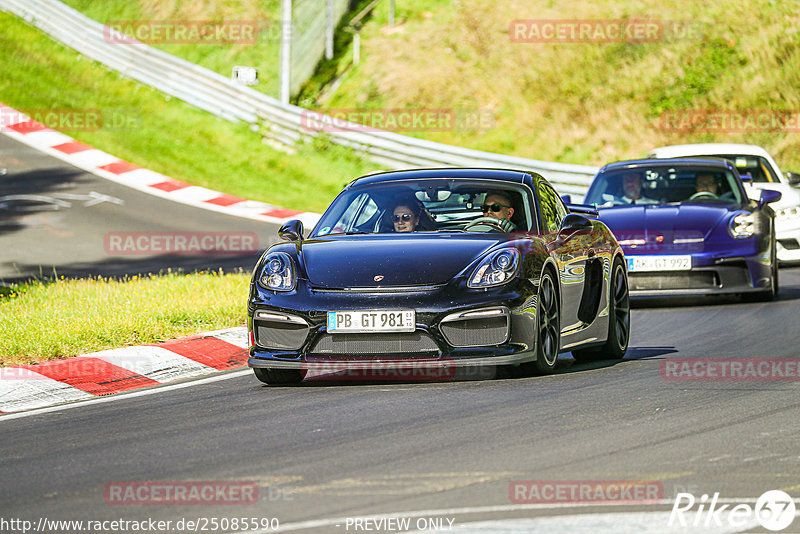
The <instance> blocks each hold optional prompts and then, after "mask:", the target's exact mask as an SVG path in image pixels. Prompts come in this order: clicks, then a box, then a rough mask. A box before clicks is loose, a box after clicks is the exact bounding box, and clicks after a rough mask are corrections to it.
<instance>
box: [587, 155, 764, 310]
mask: <svg viewBox="0 0 800 534" xmlns="http://www.w3.org/2000/svg"><path fill="white" fill-rule="evenodd" d="M778 199H780V193H779V192H776V191H767V190H764V191H762V192H761V197H760V199H759V200H758V201H754V200H750V199H748V198H747V193H746V192H745V189H744V187H743V185H742V178H741V176H740V175H739V173H738V172H737V170H736V167H734V166H733V164H731V163H730V162H729V161H727V160H723V159H716V158H709V159H706V158H703V159H669V160H664V159H658V160H657V159H646V160H633V161H620V162H617V163H610V164H608V165H606V166H605V167H603V168H602V169H600V172H598V174H597V176H596V177H595V179H594V181H593V182H592V185H591V187H590V188H589V191H588V193H587V195H586V198H585V200H584V202H586V203H587V204H592V205H594V206H596V207H597V209H598V212H599V214H600V220H602V221H603V222H605V223H606V224H607V225H608V227H609V228H611V230H612V231H613V232H614V234H615V235H616V236H617V239H618V240H619V243H620V245H622V248H623V250H624V251H625V258H626V260H627V267H628V272H629V280H630V292H631V295H634V296H663V295H686V294H704V295H709V294H716V293H739V294H742V295H745V296H746V297H747V298H748V299H753V300H772V299H774V298H775V296H776V295H777V294H778V260H777V257H776V252H775V250H776V241H775V214H774V212H773V210H772V209H771V208H770V207H769V204H770V203H772V202H775V201H776V200H778Z"/></svg>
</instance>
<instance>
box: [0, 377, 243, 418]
mask: <svg viewBox="0 0 800 534" xmlns="http://www.w3.org/2000/svg"><path fill="white" fill-rule="evenodd" d="M252 372H253V371H251V370H250V369H242V370H241V371H233V372H230V373H225V374H221V375H217V376H210V377H208V378H201V379H199V380H193V381H191V382H183V383H181V384H172V385H169V386H162V387H158V388H150V389H140V390H138V391H132V392H130V393H117V394H115V395H110V396H108V397H97V398H93V399H89V400H86V401H81V402H75V403H72V404H61V405H58V406H49V407H47V408H41V409H38V410H31V411H29V412H22V413H11V414H6V415H2V416H0V424H2V423H3V422H4V421H8V420H10V419H22V418H24V417H31V416H34V415H42V414H45V413H52V412H60V411H62V410H70V409H72V408H81V407H83V406H86V405H88V404H102V403H106V402H115V401H120V400H125V399H129V398H131V397H145V396H147V395H153V394H155V393H162V392H164V391H173V390H176V389H183V388H188V387H192V386H201V385H205V384H210V383H212V382H219V381H221V380H228V379H230V378H237V377H240V376H243V375H246V374H252ZM82 393H83V392H82Z"/></svg>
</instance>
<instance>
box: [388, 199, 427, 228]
mask: <svg viewBox="0 0 800 534" xmlns="http://www.w3.org/2000/svg"><path fill="white" fill-rule="evenodd" d="M420 211H421V209H420V206H419V204H417V203H416V202H403V203H401V204H398V205H396V206H395V207H394V211H393V212H392V223H394V231H395V232H413V231H414V230H416V229H417V225H418V224H419V214H420Z"/></svg>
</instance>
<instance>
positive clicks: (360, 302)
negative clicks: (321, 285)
mask: <svg viewBox="0 0 800 534" xmlns="http://www.w3.org/2000/svg"><path fill="white" fill-rule="evenodd" d="M510 286H512V287H505V288H501V289H494V290H465V289H464V288H458V287H451V286H449V285H448V286H441V287H433V288H424V289H421V290H413V289H408V288H405V289H403V290H402V291H398V292H396V293H395V292H391V291H385V290H382V291H380V292H374V293H370V292H350V291H319V290H314V289H312V288H308V287H307V286H306V285H305V284H304V283H302V281H301V283H299V284H298V288H297V289H296V290H295V291H293V292H292V294H276V293H272V292H267V291H264V290H263V289H261V288H260V287H255V288H252V290H251V297H250V301H249V305H248V329H249V334H250V345H251V347H250V358H249V360H248V365H249V366H250V367H260V368H273V369H300V370H308V371H315V372H325V371H326V370H330V371H336V370H342V369H435V368H448V369H455V368H464V367H482V366H489V365H513V364H519V363H523V362H527V361H531V360H534V359H535V357H536V351H535V346H533V343H534V342H535V341H534V340H535V338H536V336H535V335H534V332H535V324H536V314H535V310H536V305H535V298H533V295H535V293H536V288H535V287H534V286H533V284H531V283H530V282H528V281H526V280H520V281H518V282H517V283H513V284H510ZM378 309H379V310H401V309H414V310H415V312H416V328H415V330H414V332H413V333H398V334H382V333H360V334H333V333H329V332H328V328H327V312H328V311H334V310H341V311H347V310H378ZM493 310H495V311H496V310H500V311H501V313H495V314H481V313H480V312H481V311H493ZM464 313H467V314H468V315H467V318H466V319H464V318H463V317H462V316H463V315H464ZM487 315H488V317H487ZM278 316H281V317H285V318H286V319H280V320H276V318H277V317H278ZM470 317H474V318H470ZM265 318H266V319H265ZM500 318H502V321H504V322H501V321H500ZM281 323H282V324H281ZM283 325H285V328H283V329H282V326H283ZM481 339H484V340H486V343H485V344H481V341H480V340H481ZM465 345H466V346H465Z"/></svg>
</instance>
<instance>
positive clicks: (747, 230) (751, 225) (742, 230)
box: [728, 213, 756, 239]
mask: <svg viewBox="0 0 800 534" xmlns="http://www.w3.org/2000/svg"><path fill="white" fill-rule="evenodd" d="M728 232H729V233H730V234H731V236H732V237H734V238H736V239H747V238H748V237H753V234H755V233H756V217H755V215H753V214H752V213H740V214H738V215H736V216H734V217H732V218H731V222H730V223H729V224H728Z"/></svg>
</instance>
